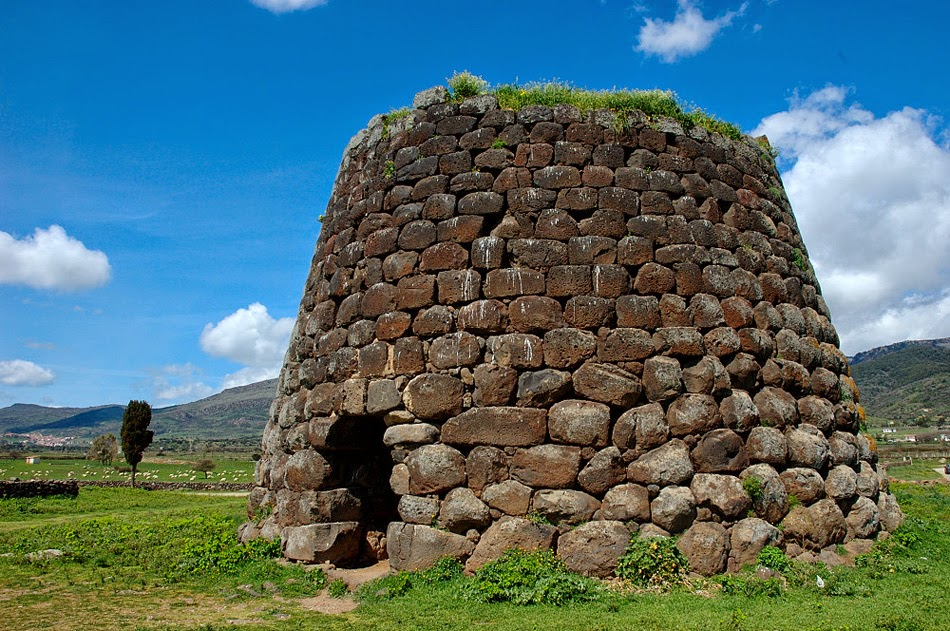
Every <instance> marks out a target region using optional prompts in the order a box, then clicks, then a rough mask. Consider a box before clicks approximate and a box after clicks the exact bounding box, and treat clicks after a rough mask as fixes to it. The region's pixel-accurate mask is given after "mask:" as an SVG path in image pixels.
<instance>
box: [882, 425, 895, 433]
mask: <svg viewBox="0 0 950 631" xmlns="http://www.w3.org/2000/svg"><path fill="white" fill-rule="evenodd" d="M882 431H883V432H884V433H885V434H896V433H897V430H896V429H894V428H893V427H885V428H884V429H883V430H882Z"/></svg>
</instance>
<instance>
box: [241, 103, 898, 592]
mask: <svg viewBox="0 0 950 631" xmlns="http://www.w3.org/2000/svg"><path fill="white" fill-rule="evenodd" d="M766 146H767V145H766ZM828 315H829V314H828V309H827V308H826V306H825V303H824V301H823V300H822V297H821V294H820V291H819V285H818V281H817V280H816V278H815V275H814V273H813V271H812V268H811V266H810V265H809V261H808V256H807V254H806V249H805V245H804V244H803V243H802V239H801V236H800V234H799V231H798V228H797V225H796V222H795V218H794V216H793V214H792V209H791V207H790V206H789V203H788V200H787V199H786V196H785V194H784V191H783V189H782V183H781V181H780V179H779V175H778V172H777V171H776V169H775V165H774V163H773V161H772V159H771V157H770V156H769V154H768V151H766V150H765V149H763V147H762V146H760V144H759V143H757V142H756V141H755V140H753V139H751V138H748V137H745V138H742V139H741V140H731V139H729V138H726V137H724V136H721V135H719V134H717V133H712V132H709V131H707V130H706V129H704V128H701V127H694V128H692V129H688V130H687V129H684V128H683V127H682V126H681V125H680V124H679V123H677V122H676V121H674V120H672V119H661V120H648V119H647V117H646V116H645V115H642V114H638V113H633V114H629V115H628V114H624V115H620V116H618V115H615V114H614V113H612V112H609V111H604V110H599V111H593V112H586V113H582V112H580V111H579V110H578V109H576V108H575V107H572V106H568V105H561V106H556V107H553V108H549V107H544V106H529V107H525V108H524V109H522V110H521V111H517V112H516V111H512V110H506V109H500V108H499V106H498V101H497V99H496V98H495V97H494V96H491V95H482V96H477V97H472V98H469V99H466V100H463V101H461V102H452V101H450V100H449V95H448V93H447V91H446V90H445V89H444V88H433V89H431V90H427V91H425V92H422V93H420V94H419V95H417V96H416V99H415V102H414V109H412V110H411V111H408V112H407V115H406V116H399V115H390V116H388V117H383V116H377V117H376V118H374V119H373V120H372V121H371V122H370V124H369V126H368V128H367V129H365V130H363V131H361V132H360V133H359V134H357V135H356V136H355V137H354V138H353V140H352V141H351V143H350V144H349V146H348V147H347V148H346V151H345V153H344V155H343V160H342V164H341V167H340V172H339V175H338V177H337V180H336V184H335V187H334V190H333V195H332V197H331V199H330V203H329V205H328V207H327V210H326V215H325V216H324V218H323V229H322V232H321V234H320V238H319V241H318V243H317V246H316V251H315V253H314V257H313V263H312V266H311V269H310V276H309V278H308V279H307V284H306V287H305V290H304V295H303V299H302V300H301V303H300V311H299V314H298V317H297V324H296V327H295V328H294V331H293V335H292V338H291V342H290V348H289V350H288V352H287V355H286V359H285V363H284V367H283V371H282V372H281V376H280V383H279V386H278V393H277V398H276V400H275V401H274V405H273V406H272V408H271V415H270V420H269V422H268V424H267V426H266V428H265V430H264V436H263V456H262V458H261V460H260V462H259V463H258V468H257V472H256V484H257V487H256V488H255V489H254V491H253V492H252V493H251V497H250V501H249V506H248V512H249V516H253V518H254V521H250V522H248V523H247V524H246V525H245V526H244V527H243V531H242V536H243V537H245V538H249V537H255V536H268V537H276V536H279V537H280V538H281V540H282V545H283V551H284V555H285V556H286V557H288V558H290V559H298V560H303V561H313V562H323V561H330V562H334V563H338V564H346V563H359V562H365V561H367V560H375V559H377V558H382V557H384V556H385V555H386V554H387V553H388V556H389V558H390V560H391V563H392V565H393V567H395V568H397V569H411V568H417V567H423V566H426V565H429V564H431V563H433V562H434V561H435V560H436V559H438V558H439V557H441V556H444V555H453V556H456V557H459V558H461V559H463V560H466V561H467V567H468V568H469V569H474V568H477V567H479V566H480V565H482V564H484V563H485V562H486V561H487V560H490V559H492V558H495V557H497V556H499V555H500V554H501V553H502V552H503V551H504V550H505V549H506V548H507V547H509V546H520V547H525V548H533V547H545V548H548V547H549V548H553V549H555V550H557V552H558V554H559V555H561V556H562V557H563V558H564V559H565V561H566V562H567V563H568V566H569V567H571V568H573V569H575V570H578V571H581V572H585V573H588V574H594V575H600V576H604V575H608V574H609V573H610V572H611V570H612V569H613V567H614V566H615V565H616V561H617V557H619V555H620V554H621V552H622V551H623V549H624V547H625V546H626V544H627V542H628V541H629V539H630V536H631V533H632V532H635V531H639V532H640V533H641V534H653V535H656V534H660V535H665V534H673V535H681V537H680V539H679V543H678V545H679V547H680V548H681V549H682V550H683V551H684V553H685V554H686V555H687V557H688V559H689V561H690V564H691V566H692V568H693V569H694V570H695V571H698V572H701V573H704V574H712V573H715V572H719V571H723V570H726V569H734V568H737V567H740V566H741V565H742V564H743V563H747V562H750V561H753V560H754V559H755V556H756V554H757V552H758V551H759V550H760V549H761V548H762V547H763V546H765V545H767V544H776V545H781V546H784V547H786V549H787V550H788V552H789V553H790V554H792V555H804V556H805V557H806V558H810V557H809V555H820V554H828V553H830V550H834V547H835V545H836V544H840V543H847V544H848V545H850V546H852V547H853V548H854V549H856V550H861V549H865V548H866V547H867V546H868V545H869V544H870V540H871V539H874V538H875V537H876V536H877V534H878V533H879V532H881V531H888V530H893V529H894V528H895V527H896V525H897V524H898V523H899V522H900V519H901V513H900V509H899V508H898V507H897V504H896V502H895V500H894V498H893V496H892V495H889V494H888V493H887V484H886V479H882V478H881V477H880V476H879V475H878V472H877V470H876V466H875V462H876V454H875V452H874V451H873V450H872V449H871V446H870V445H869V442H868V439H867V438H866V437H865V436H864V435H863V434H861V433H860V432H859V431H858V424H859V414H860V409H859V407H858V406H857V398H858V393H857V390H856V388H855V385H854V382H853V381H852V380H851V378H850V377H849V376H848V372H849V371H848V365H847V361H846V358H845V356H844V355H843V354H842V353H841V351H840V350H839V349H838V337H837V334H836V333H835V330H834V327H833V326H832V325H831V322H830V321H829V318H828ZM779 523H782V524H783V528H782V529H781V530H780V529H777V528H776V527H775V526H776V525H777V524H779ZM578 524H581V525H580V526H578ZM852 541H853V542H854V543H853V544H852V543H850V542H852Z"/></svg>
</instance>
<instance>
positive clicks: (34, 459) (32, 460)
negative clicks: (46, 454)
mask: <svg viewBox="0 0 950 631" xmlns="http://www.w3.org/2000/svg"><path fill="white" fill-rule="evenodd" d="M41 460H42V459H41V458H40V457H39V456H27V457H26V464H39V463H40V462H41Z"/></svg>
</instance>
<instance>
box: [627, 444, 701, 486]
mask: <svg viewBox="0 0 950 631" xmlns="http://www.w3.org/2000/svg"><path fill="white" fill-rule="evenodd" d="M692 477H693V463H692V461H691V460H690V457H689V447H687V446H686V443H684V442H683V441H681V440H679V439H673V440H671V441H670V442H668V443H666V444H664V445H662V446H660V447H657V448H656V449H653V450H651V451H648V452H647V453H645V454H643V455H642V456H640V457H639V458H637V459H636V460H635V461H633V462H631V463H630V465H629V466H628V467H627V479H628V480H629V481H631V482H638V483H640V484H656V485H659V486H669V485H671V484H682V483H684V482H688V481H689V479H690V478H692Z"/></svg>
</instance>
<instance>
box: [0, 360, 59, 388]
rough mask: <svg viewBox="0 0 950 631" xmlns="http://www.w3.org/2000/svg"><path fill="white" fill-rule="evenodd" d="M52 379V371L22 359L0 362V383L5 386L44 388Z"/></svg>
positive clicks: (53, 376)
mask: <svg viewBox="0 0 950 631" xmlns="http://www.w3.org/2000/svg"><path fill="white" fill-rule="evenodd" d="M54 378H55V375H54V374H53V372H52V371H50V370H47V369H46V368H43V367H42V366H37V365H36V364H34V363H33V362H28V361H26V360H24V359H9V360H4V361H0V383H2V384H4V385H7V386H45V385H47V384H50V383H52V382H53V379H54Z"/></svg>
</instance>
